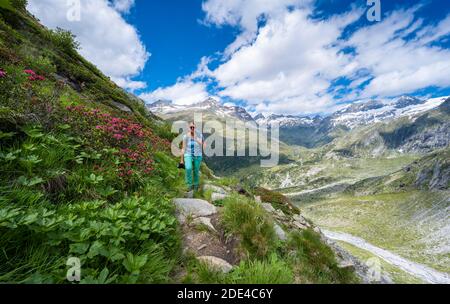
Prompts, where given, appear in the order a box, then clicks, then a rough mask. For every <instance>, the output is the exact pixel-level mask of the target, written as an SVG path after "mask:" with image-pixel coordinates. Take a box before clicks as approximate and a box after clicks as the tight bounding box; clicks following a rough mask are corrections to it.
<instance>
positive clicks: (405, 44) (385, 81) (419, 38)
mask: <svg viewBox="0 0 450 304" xmlns="http://www.w3.org/2000/svg"><path fill="white" fill-rule="evenodd" d="M415 12H416V8H414V9H410V10H406V11H404V10H400V11H395V12H393V13H392V14H390V15H389V16H388V17H387V18H385V19H384V20H383V21H382V22H380V23H378V24H375V25H373V26H371V27H366V28H362V29H359V30H357V31H356V32H355V33H354V35H353V36H352V37H351V38H350V39H349V41H348V42H347V45H348V46H351V47H354V48H355V51H356V53H357V55H356V56H355V61H356V62H357V63H358V68H364V69H367V70H369V71H370V74H371V75H372V77H373V79H372V80H371V81H370V82H369V83H368V85H367V87H365V88H364V89H363V90H362V92H360V96H361V97H362V98H368V97H378V96H381V97H383V96H397V95H400V94H407V93H412V92H414V91H416V90H419V89H423V88H427V87H429V86H437V87H441V88H443V87H448V86H450V78H449V77H448V70H449V67H450V51H449V50H448V49H445V48H440V47H437V46H432V45H430V43H431V42H436V41H438V40H439V39H441V38H443V37H445V36H447V35H448V34H450V25H449V24H450V15H449V16H448V17H447V18H445V19H444V20H443V21H441V22H439V23H438V24H437V25H435V26H427V27H426V28H423V29H421V30H419V28H420V27H419V26H418V24H421V22H422V21H421V20H418V21H417V20H416V18H415ZM411 34H412V35H414V37H413V38H412V39H409V40H405V39H404V37H405V36H407V35H411Z"/></svg>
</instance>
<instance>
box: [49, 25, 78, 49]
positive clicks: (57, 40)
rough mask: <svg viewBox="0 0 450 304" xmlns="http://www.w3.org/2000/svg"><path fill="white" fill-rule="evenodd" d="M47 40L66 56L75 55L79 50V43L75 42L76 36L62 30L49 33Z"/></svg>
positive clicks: (58, 29)
mask: <svg viewBox="0 0 450 304" xmlns="http://www.w3.org/2000/svg"><path fill="white" fill-rule="evenodd" d="M49 38H50V39H51V41H52V42H53V43H54V44H55V46H57V47H58V48H60V49H61V50H63V51H65V52H67V53H68V54H72V55H73V54H76V51H77V50H78V49H79V48H80V43H79V42H78V41H76V36H75V35H74V34H72V33H71V32H70V31H67V30H64V29H62V28H57V29H56V30H52V31H50V32H49Z"/></svg>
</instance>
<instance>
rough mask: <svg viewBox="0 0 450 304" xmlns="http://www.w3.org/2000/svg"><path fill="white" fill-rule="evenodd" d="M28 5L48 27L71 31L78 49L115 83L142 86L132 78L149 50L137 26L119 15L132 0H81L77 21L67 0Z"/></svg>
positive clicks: (35, 1) (33, 0) (38, 0)
mask: <svg viewBox="0 0 450 304" xmlns="http://www.w3.org/2000/svg"><path fill="white" fill-rule="evenodd" d="M28 2H29V5H28V9H29V11H30V12H31V13H33V14H34V15H35V16H36V17H37V18H39V19H40V20H41V21H42V23H43V24H44V25H46V26H48V27H49V28H53V29H54V28H56V27H60V28H64V29H67V30H70V31H72V32H73V33H74V34H75V35H76V36H77V40H78V41H79V42H80V44H81V50H80V53H81V55H82V56H84V57H85V58H86V59H87V60H89V61H91V62H93V63H94V64H95V65H97V66H98V68H99V69H100V70H101V71H102V72H104V73H105V74H106V75H108V76H110V77H111V78H112V79H113V80H114V81H116V83H117V84H119V85H120V86H122V87H123V88H126V89H130V90H132V89H135V88H143V87H145V84H144V83H143V82H139V81H134V80H132V78H133V77H134V76H136V75H138V74H139V73H140V72H141V71H142V70H143V68H144V66H145V64H146V62H147V60H148V58H149V56H150V54H149V53H148V52H147V50H146V48H145V46H144V44H143V43H142V41H141V39H140V37H139V35H138V32H137V30H136V28H134V27H133V26H132V25H130V24H128V23H127V22H126V21H125V20H124V18H123V17H122V16H121V14H120V13H121V12H126V11H128V10H129V9H130V7H131V6H132V5H133V4H134V1H132V0H115V1H112V2H110V1H109V0H81V15H80V17H81V19H80V21H70V20H69V19H70V18H67V15H68V11H69V10H70V9H71V8H72V7H71V4H70V2H67V1H61V0H29V1H28Z"/></svg>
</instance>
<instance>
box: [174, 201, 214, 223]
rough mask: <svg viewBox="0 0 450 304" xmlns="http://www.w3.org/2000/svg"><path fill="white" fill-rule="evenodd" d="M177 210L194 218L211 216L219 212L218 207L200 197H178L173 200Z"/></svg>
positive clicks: (185, 215)
mask: <svg viewBox="0 0 450 304" xmlns="http://www.w3.org/2000/svg"><path fill="white" fill-rule="evenodd" d="M173 202H174V204H175V206H176V208H177V212H178V213H179V214H180V215H182V216H184V217H188V216H192V217H193V218H197V217H205V216H211V215H214V214H216V213H217V208H216V207H215V206H214V205H212V204H210V203H208V202H207V201H204V200H200V199H190V198H176V199H174V200H173Z"/></svg>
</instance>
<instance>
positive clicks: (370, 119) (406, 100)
mask: <svg viewBox="0 0 450 304" xmlns="http://www.w3.org/2000/svg"><path fill="white" fill-rule="evenodd" d="M447 98H448V96H447V97H439V98H432V99H428V100H421V99H418V98H415V97H410V96H403V97H400V98H399V99H397V100H392V101H387V102H381V101H376V100H374V101H369V102H365V103H356V104H352V105H349V106H347V107H345V108H344V109H342V110H339V111H337V112H336V113H334V114H333V115H331V116H330V118H331V123H332V125H333V126H345V127H348V128H350V129H354V128H355V127H358V126H363V125H368V124H372V123H377V122H384V121H388V120H392V119H396V118H399V117H403V116H409V117H414V116H416V115H418V114H421V113H423V112H426V111H429V110H432V109H434V108H437V107H439V106H440V105H441V104H442V103H444V101H445V100H446V99H447Z"/></svg>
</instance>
